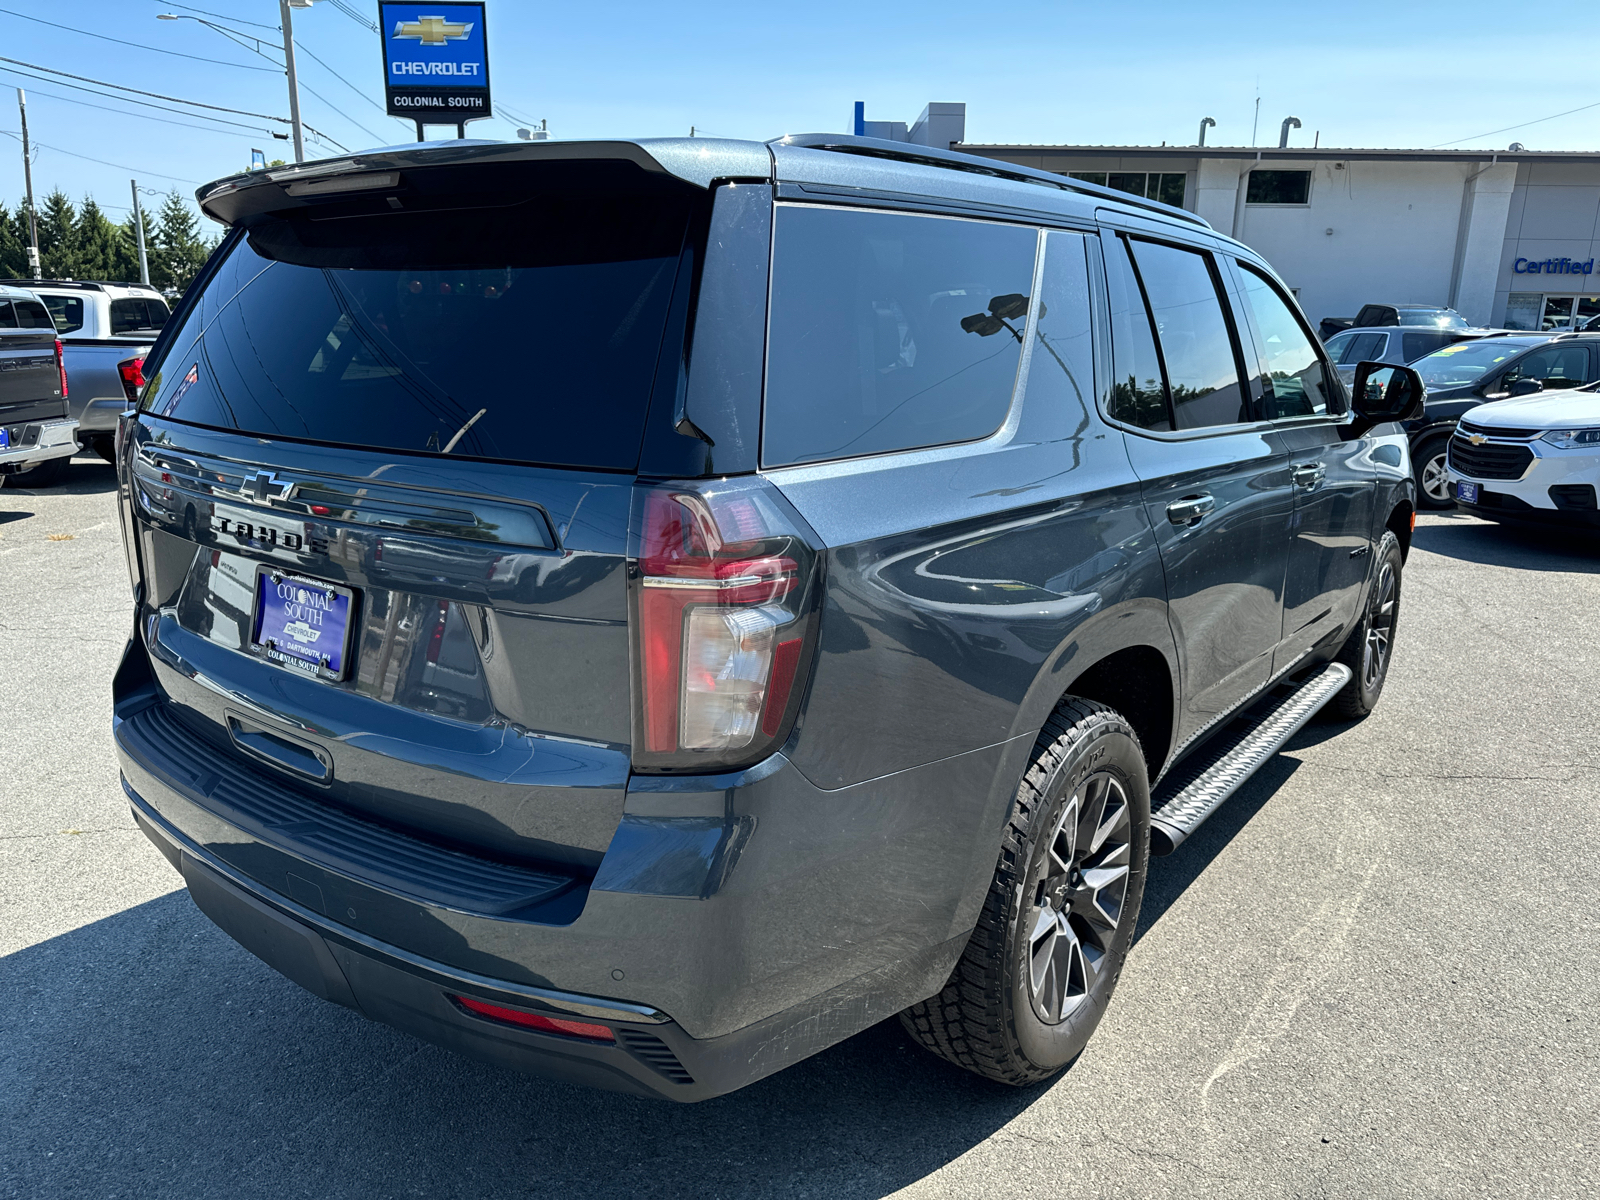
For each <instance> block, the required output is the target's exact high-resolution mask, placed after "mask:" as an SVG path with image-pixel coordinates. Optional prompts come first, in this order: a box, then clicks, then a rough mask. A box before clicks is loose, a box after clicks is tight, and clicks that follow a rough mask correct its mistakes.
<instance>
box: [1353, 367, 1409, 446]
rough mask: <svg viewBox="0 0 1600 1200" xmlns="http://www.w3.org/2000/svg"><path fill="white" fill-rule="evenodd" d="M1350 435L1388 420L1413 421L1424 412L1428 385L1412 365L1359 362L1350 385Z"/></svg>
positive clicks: (1361, 432) (1357, 435)
mask: <svg viewBox="0 0 1600 1200" xmlns="http://www.w3.org/2000/svg"><path fill="white" fill-rule="evenodd" d="M1350 390H1351V403H1350V407H1351V410H1352V411H1351V418H1352V419H1351V422H1350V425H1351V435H1352V436H1353V437H1360V436H1361V435H1362V434H1364V433H1366V432H1367V430H1369V429H1371V428H1372V427H1373V426H1374V425H1382V424H1384V423H1385V422H1387V421H1414V420H1416V419H1417V418H1418V417H1420V416H1422V413H1423V401H1424V400H1425V399H1426V398H1427V395H1428V392H1427V389H1426V388H1424V387H1423V386H1422V376H1420V375H1418V374H1417V373H1416V372H1415V371H1414V370H1412V369H1411V368H1410V367H1397V366H1395V365H1394V364H1393V363H1376V362H1364V363H1359V364H1357V366H1356V378H1355V383H1354V385H1353V386H1352V387H1351V389H1350Z"/></svg>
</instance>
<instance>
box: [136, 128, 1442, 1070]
mask: <svg viewBox="0 0 1600 1200" xmlns="http://www.w3.org/2000/svg"><path fill="white" fill-rule="evenodd" d="M199 199H200V202H201V204H202V206H203V207H204V209H205V210H206V212H207V213H208V214H209V215H211V216H213V217H215V218H217V219H218V220H220V221H222V222H224V223H226V224H227V225H228V226H230V227H231V230H232V232H231V233H230V234H229V235H228V236H227V237H226V238H225V240H224V242H223V244H222V245H221V246H220V247H219V249H218V250H217V252H216V253H215V255H214V256H213V258H212V260H211V262H210V263H209V265H208V266H207V268H206V270H205V272H204V274H203V276H202V277H201V278H200V279H199V280H198V282H197V284H196V285H195V286H194V287H193V288H191V289H190V292H189V294H188V295H187V296H186V298H185V300H184V302H183V304H182V305H181V306H180V307H179V309H178V310H177V311H176V312H175V313H174V314H173V317H172V319H171V320H170V321H169V322H168V323H167V326H166V328H165V329H164V330H163V332H162V335H161V338H160V341H159V343H158V345H157V346H156V348H155V349H154V351H153V353H152V355H151V358H150V362H149V364H148V365H147V367H146V374H147V376H148V382H147V383H146V384H145V385H144V387H143V389H142V391H141V393H140V401H139V405H138V409H137V411H136V412H131V413H129V414H127V415H126V416H125V417H124V419H123V422H122V425H121V427H120V429H119V434H118V446H117V458H118V462H119V477H120V511H121V520H122V526H123V532H124V534H125V537H126V545H127V553H128V565H129V570H130V572H131V574H132V585H133V605H134V632H133V637H132V640H131V642H130V644H129V646H128V650H127V653H126V655H125V657H124V659H123V662H122V665H121V667H120V668H119V671H118V674H117V676H116V682H115V700H114V703H115V717H114V727H115V735H116V741H117V745H118V749H119V753H120V757H121V768H122V776H123V787H124V789H125V790H126V792H127V795H128V798H129V800H130V802H131V804H132V807H133V813H134V816H135V818H136V819H137V821H138V823H139V825H140V826H141V827H142V828H143V829H144V831H145V832H146V833H147V834H148V835H149V837H150V839H151V840H152V841H153V842H154V843H155V844H156V845H157V846H158V847H159V848H160V849H161V851H162V852H163V853H164V854H165V855H166V856H167V858H168V859H169V860H170V861H171V863H172V865H173V866H174V867H175V868H177V869H178V870H179V871H180V872H181V873H182V875H183V878H184V880H185V881H186V883H187V885H188V888H189V891H190V893H191V895H192V896H193V898H194V900H195V902H196V904H198V905H199V907H200V908H201V909H202V910H203V911H204V912H205V913H206V914H207V915H208V916H210V917H211V918H212V919H213V920H214V921H215V922H216V923H217V924H218V925H219V926H220V927H221V928H222V929H223V930H224V931H226V932H227V933H229V934H230V935H231V936H233V937H234V938H236V939H237V940H238V941H240V942H241V943H243V944H244V945H245V946H246V947H247V948H249V949H250V950H251V951H253V952H254V953H255V954H257V955H259V956H260V957H261V958H263V959H264V960H265V961H267V962H268V963H270V964H272V965H273V966H274V967H276V968H277V969H278V970H280V971H282V972H283V973H284V974H285V975H287V976H288V977H290V978H291V979H293V980H295V981H296V982H298V983H300V984H302V985H303V986H305V987H306V988H308V989H310V990H311V991H313V992H315V993H317V994H318V995H320V996H323V997H325V998H326V999H328V1000H331V1001H334V1002H336V1003H339V1004H343V1005H347V1006H349V1007H351V1008H353V1009H356V1010H357V1011H359V1012H361V1013H364V1014H365V1015H367V1016H368V1017H370V1018H373V1019H375V1020H378V1021H383V1022H387V1023H389V1024H392V1025H395V1026H397V1027H399V1028H402V1029H405V1030H409V1031H411V1032H412V1033H414V1034H416V1035H418V1036H420V1037H424V1038H428V1039H430V1040H433V1041H435V1042H438V1043H441V1044H443V1045H446V1046H449V1047H452V1048H454V1049H456V1050H459V1051H461V1052H463V1053H468V1054H474V1055H479V1056H483V1057H486V1058H489V1059H492V1060H495V1061H498V1062H502V1063H507V1064H511V1065H515V1066H518V1067H521V1068H525V1069H528V1070H531V1071H535V1072H542V1073H545V1074H549V1075H554V1076H559V1077H563V1078H567V1079H573V1080H579V1081H583V1082H586V1083H591V1084H596V1085H600V1086H606V1087H613V1088H620V1089H627V1090H632V1091H635V1092H640V1093H646V1094H652V1095H658V1096H663V1097H667V1098H671V1099H679V1100H697V1099H702V1098H705V1097H709V1096H714V1095H718V1094H720V1093H724V1092H727V1091H730V1090H732V1089H735V1088H738V1087H741V1086H743V1085H745V1084H748V1083H750V1082H751V1081H753V1080H756V1079H759V1078H761V1077H763V1076H765V1075H767V1074H770V1073H771V1072H773V1071H776V1070H779V1069H780V1068H782V1067H784V1066H787V1065H788V1064H790V1063H793V1062H795V1061H797V1060H799V1059H802V1058H804V1057H806V1056H808V1055H811V1054H814V1053H816V1052H817V1051H819V1050H821V1049H823V1048H825V1047H827V1046H829V1045H831V1044H833V1043H835V1042H838V1041H840V1040H841V1039H843V1038H846V1037H849V1036H850V1035H851V1034H853V1033H855V1032H857V1031H859V1030H861V1029H864V1028H866V1027H867V1026H869V1025H872V1024H874V1023H875V1022H878V1021H881V1020H883V1019H884V1018H886V1017H889V1016H892V1015H894V1014H896V1013H899V1014H900V1016H901V1019H902V1021H903V1022H904V1023H905V1025H906V1028H907V1029H908V1030H909V1031H910V1033H911V1036H913V1037H914V1038H915V1039H916V1040H917V1041H919V1042H920V1043H922V1044H923V1045H925V1046H926V1047H928V1048H929V1049H930V1050H932V1051H934V1052H935V1053H937V1054H940V1055H943V1056H944V1057H946V1058H948V1059H950V1060H951V1061H953V1062H955V1063H958V1064H960V1065H961V1066H963V1067H966V1068H968V1069H970V1070H972V1071H975V1072H977V1073H979V1074H981V1075H983V1076H986V1077H988V1078H991V1079H995V1080H999V1081H1003V1082H1007V1083H1013V1084H1025V1083H1030V1082H1034V1081H1038V1080H1041V1079H1045V1078H1048V1077H1050V1076H1051V1075H1052V1074H1054V1073H1055V1072H1057V1071H1059V1070H1060V1069H1061V1068H1062V1067H1063V1066H1065V1065H1066V1064H1067V1063H1069V1062H1070V1061H1071V1060H1072V1059H1073V1058H1074V1057H1076V1055H1077V1054H1078V1053H1079V1052H1080V1051H1081V1050H1082V1048H1083V1046H1084V1043H1085V1041H1086V1040H1087V1038H1088V1037H1089V1035H1090V1033H1091V1032H1092V1031H1093V1029H1094V1027H1095V1025H1096V1024H1097V1022H1098V1021H1099V1019H1100V1017H1101V1015H1102V1013H1103V1012H1104V1011H1105V1008H1106V1005H1107V1003H1108V1002H1109V1000H1110V997H1111V993H1112V989H1113V987H1114V986H1115V983H1116V980H1117V977H1118V974H1119V972H1120V971H1121V969H1122V966H1123V963H1124V961H1125V959H1126V956H1127V954H1128V949H1129V945H1130V942H1131V939H1132V936H1133V932H1134V928H1135V925H1136V923H1137V920H1138V916H1139V906H1140V899H1141V895H1142V892H1143V888H1144V882H1145V872H1146V864H1147V861H1148V856H1149V855H1150V854H1151V853H1163V852H1170V851H1171V850H1173V849H1174V848H1175V847H1176V846H1178V845H1179V844H1180V843H1181V842H1182V841H1183V839H1184V838H1185V837H1186V836H1187V835H1188V834H1189V833H1190V832H1191V831H1192V830H1193V829H1194V828H1195V827H1196V826H1197V825H1198V824H1199V823H1200V821H1202V820H1204V819H1205V817H1206V816H1207V815H1208V814H1209V813H1210V812H1212V811H1213V810H1214V809H1215V807H1216V806H1217V804H1219V803H1220V802H1221V801H1222V800H1223V799H1224V798H1226V797H1227V796H1228V795H1229V794H1230V792H1232V791H1233V790H1234V789H1235V788H1236V787H1237V786H1238V785H1239V783H1240V782H1241V781H1242V780H1244V779H1245V778H1247V777H1248V776H1249V775H1250V773H1251V772H1252V771H1253V770H1254V769H1255V768H1256V767H1258V766H1259V765H1260V764H1261V763H1262V762H1264V761H1266V760H1267V759H1268V758H1269V757H1270V756H1271V754H1272V753H1273V752H1274V751H1275V750H1276V749H1277V747H1278V746H1280V745H1281V744H1282V743H1283V742H1284V740H1286V739H1287V738H1288V737H1289V736H1290V735H1291V734H1292V733H1293V732H1294V731H1295V730H1296V729H1298V728H1299V727H1300V726H1301V725H1302V724H1303V723H1304V722H1305V721H1306V720H1307V719H1309V718H1310V717H1311V716H1312V714H1314V713H1315V712H1317V711H1318V710H1319V709H1320V708H1322V707H1323V706H1324V705H1325V704H1329V703H1331V704H1333V705H1334V706H1335V707H1336V708H1337V709H1338V710H1339V711H1340V712H1341V713H1343V714H1344V715H1346V716H1348V717H1359V716H1362V715H1364V714H1365V713H1366V712H1368V711H1370V709H1371V708H1372V706H1373V705H1374V704H1375V703H1376V702H1377V700H1378V697H1379V695H1380V693H1381V691H1382V688H1383V684H1384V679H1385V676H1386V673H1387V671H1388V668H1389V663H1390V660H1391V654H1392V648H1393V640H1392V639H1393V636H1394V632H1395V628H1396V616H1397V613H1398V604H1399V597H1400V581H1401V573H1402V569H1403V560H1404V556H1405V553H1406V549H1407V546H1408V543H1409V537H1410V530H1411V523H1412V511H1413V507H1414V494H1413V484H1412V479H1411V471H1410V467H1409V463H1408V460H1407V457H1406V442H1405V438H1404V436H1403V434H1402V433H1401V432H1400V431H1399V430H1398V428H1397V427H1396V426H1395V425H1394V424H1393V421H1394V420H1395V419H1397V418H1403V417H1408V416H1410V415H1412V414H1413V412H1414V410H1415V408H1416V406H1417V403H1418V401H1419V400H1420V385H1419V384H1418V383H1417V381H1416V377H1415V375H1414V374H1413V373H1411V372H1409V370H1408V369H1407V368H1404V367H1394V366H1379V365H1378V364H1366V365H1365V366H1363V368H1362V369H1361V370H1359V371H1358V372H1357V377H1356V391H1355V394H1356V397H1357V400H1356V402H1355V404H1354V411H1350V409H1351V404H1350V401H1349V399H1348V397H1347V394H1346V391H1345V388H1344V386H1343V385H1342V384H1341V382H1340V380H1339V378H1338V376H1337V374H1336V373H1335V372H1334V369H1333V367H1332V365H1331V364H1330V363H1329V362H1328V361H1327V358H1326V356H1325V355H1324V354H1323V352H1322V350H1321V348H1320V347H1319V345H1318V343H1317V339H1316V338H1315V336H1314V335H1313V334H1312V332H1311V329H1310V327H1309V326H1308V325H1307V323H1306V321H1305V319H1304V317H1303V316H1302V315H1301V313H1300V312H1299V310H1298V309H1297V308H1296V306H1295V304H1294V302H1293V300H1292V299H1291V298H1290V296H1289V294H1288V292H1287V291H1286V290H1285V289H1284V287H1283V285H1282V283H1281V282H1280V281H1279V280H1278V278H1277V277H1276V275H1274V273H1273V272H1272V270H1271V268H1270V267H1268V265H1267V264H1266V263H1264V262H1263V261H1262V260H1261V259H1260V258H1259V257H1258V256H1256V255H1255V254H1254V253H1252V252H1251V251H1250V250H1248V249H1247V248H1245V247H1244V246H1242V245H1240V244H1238V243H1236V242H1233V241H1230V240H1229V239H1227V238H1225V237H1222V236H1219V235H1218V234H1216V233H1215V232H1213V231H1212V230H1211V229H1210V228H1209V227H1208V226H1207V225H1206V224H1205V223H1204V222H1203V221H1200V220H1198V219H1196V218H1195V217H1193V216H1192V215H1190V214H1188V213H1185V212H1182V211H1180V210H1177V209H1172V208H1168V207H1166V206H1164V205H1161V204H1158V203H1153V202H1148V203H1147V202H1144V201H1140V200H1136V199H1131V198H1129V197H1128V196H1126V195H1124V194H1122V193H1119V192H1113V191H1109V190H1107V189H1104V188H1099V187H1096V186H1094V185H1092V184H1087V183H1082V182H1079V181H1074V180H1068V179H1064V178H1061V177H1057V176H1053V175H1048V174H1045V173H1043V172H1038V171H1031V170H1028V169H1026V168H1014V167H1010V166H1005V165H1002V164H996V163H993V162H990V161H988V160H983V159H976V158H970V157H967V156H964V155H960V154H953V153H941V152H937V151H929V150H922V149H920V148H919V149H917V150H915V151H912V152H908V151H907V148H906V147H904V146H902V145H900V144H897V143H883V142H875V141H871V140H868V139H858V138H848V137H835V136H813V137H792V138H785V139H782V140H780V141H777V142H774V143H771V144H768V145H763V144H757V143H739V142H724V141H708V140H705V139H696V140H693V141H685V140H675V141H665V140H664V141H637V142H630V141H617V142H592V143H565V144H561V143H538V144H533V145H500V144H489V143H473V142H457V143H450V144H448V145H442V146H432V147H418V148H410V147H405V148H397V149H391V150H381V151H373V152H370V153H366V154H358V155H352V156H350V157H347V158H344V159H340V160H338V161H336V162H326V163H310V164H306V165H304V166H302V167H295V168H285V169H280V170H277V171H273V172H270V173H256V174H253V175H248V176H235V177H232V178H229V179H225V180H222V181H220V182H218V183H216V184H213V185H211V186H210V187H207V188H204V189H202V190H201V192H200V193H199Z"/></svg>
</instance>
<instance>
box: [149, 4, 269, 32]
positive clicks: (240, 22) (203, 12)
mask: <svg viewBox="0 0 1600 1200" xmlns="http://www.w3.org/2000/svg"><path fill="white" fill-rule="evenodd" d="M155 3H157V4H159V5H161V7H162V8H181V9H183V10H184V11H185V12H194V13H199V14H200V15H201V16H202V17H215V18H216V19H217V20H219V21H232V22H233V23H234V24H235V25H254V26H255V27H256V28H257V29H271V30H273V31H274V32H276V31H277V29H278V26H276V25H263V24H262V23H261V22H260V21H246V20H245V19H244V18H243V17H225V16H223V15H222V14H221V13H214V12H207V11H206V10H205V9H203V8H191V7H190V6H189V5H187V4H173V3H172V2H171V0H155Z"/></svg>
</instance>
